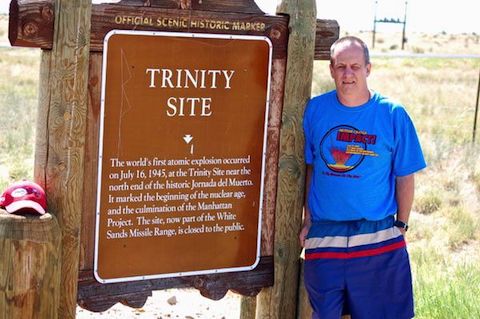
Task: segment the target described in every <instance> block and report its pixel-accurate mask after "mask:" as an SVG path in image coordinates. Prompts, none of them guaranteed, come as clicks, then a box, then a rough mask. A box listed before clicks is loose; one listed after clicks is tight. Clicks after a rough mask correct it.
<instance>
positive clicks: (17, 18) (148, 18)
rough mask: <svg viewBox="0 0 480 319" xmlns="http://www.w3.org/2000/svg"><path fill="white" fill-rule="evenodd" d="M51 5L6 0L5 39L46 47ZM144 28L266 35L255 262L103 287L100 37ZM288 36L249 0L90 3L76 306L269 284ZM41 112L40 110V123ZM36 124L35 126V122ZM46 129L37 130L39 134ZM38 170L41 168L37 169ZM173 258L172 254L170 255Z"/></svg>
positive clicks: (330, 36) (283, 23)
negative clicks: (99, 260) (97, 269)
mask: <svg viewBox="0 0 480 319" xmlns="http://www.w3.org/2000/svg"><path fill="white" fill-rule="evenodd" d="M53 17H54V8H53V4H52V1H47V0H40V1H33V0H31V1H29V0H23V1H19V0H13V1H12V2H11V5H10V25H9V38H10V42H11V43H12V45H17V46H28V47H40V48H42V49H44V50H49V49H51V48H52V42H53ZM113 29H121V30H144V31H162V32H189V33H200V34H203V33H208V34H232V35H252V36H263V37H267V38H268V39H269V41H271V43H272V47H273V51H272V61H271V66H270V68H271V72H270V76H271V85H270V92H269V94H270V100H269V111H268V121H267V126H266V132H267V138H266V146H265V147H266V149H265V150H266V151H265V154H266V158H265V163H264V168H263V169H264V172H263V173H264V175H265V176H264V179H263V185H262V187H263V198H262V204H263V214H262V221H261V240H260V259H259V261H258V264H257V265H256V267H255V268H254V269H252V270H249V271H242V272H220V273H209V274H202V275H193V276H186V277H172V278H158V279H156V278H154V279H148V280H136V281H128V282H115V283H109V284H102V283H99V282H98V281H97V280H96V279H95V278H94V238H95V214H96V198H97V192H96V191H97V172H98V171H97V167H98V152H99V148H98V140H99V129H100V105H101V101H100V100H101V79H102V54H103V53H102V50H103V41H104V38H105V35H106V34H107V33H108V32H109V31H111V30H113ZM338 34H339V30H338V25H337V23H336V22H335V21H329V20H317V33H316V43H315V58H316V59H327V58H328V56H329V52H328V48H329V47H330V45H331V43H332V42H333V41H334V40H336V39H337V38H338ZM287 40H288V17H287V16H268V15H265V14H264V13H263V12H261V11H260V9H259V8H258V7H257V6H256V5H255V3H254V1H253V0H242V1H239V0H230V1H219V0H218V1H217V0H203V1H202V2H197V1H180V0H163V1H162V0H145V1H142V0H123V1H120V2H119V3H117V4H102V5H94V6H92V16H91V35H90V51H91V53H90V60H89V75H88V79H89V80H88V94H89V103H88V109H87V124H86V135H85V151H84V152H85V155H84V156H85V159H84V170H83V175H84V182H83V212H82V216H81V219H82V223H81V231H80V259H79V280H78V303H79V304H80V305H81V306H82V307H84V308H86V309H89V310H92V311H103V310H106V309H108V308H110V307H111V306H112V305H114V304H115V303H117V302H122V303H123V304H126V305H129V306H134V307H140V306H142V305H143V304H144V303H145V301H146V299H147V298H148V297H149V296H150V295H151V292H152V290H158V289H167V288H185V287H195V288H197V289H199V290H200V292H201V294H202V295H203V296H206V297H209V298H212V299H216V300H217V299H220V298H222V297H223V296H224V295H225V293H226V292H227V291H228V290H233V291H235V292H238V293H240V294H243V295H246V296H254V295H256V294H258V292H259V291H260V290H261V289H262V288H263V287H268V286H271V285H272V284H273V280H274V278H273V273H274V272H273V257H272V256H273V241H274V229H273V228H274V225H275V203H276V191H277V173H278V167H277V166H278V154H279V133H280V126H281V121H282V119H281V114H282V103H283V90H284V78H285V66H286V58H287V57H286V47H287ZM47 114H48V110H46V109H42V104H41V105H40V110H39V119H38V121H39V122H40V123H46V118H45V117H46V116H47ZM38 127H39V128H40V127H41V125H38ZM42 133H45V132H37V134H39V135H42ZM39 144H40V145H37V149H36V153H37V155H36V170H37V171H40V172H41V171H42V169H43V168H44V167H45V165H44V164H45V163H44V162H43V159H42V156H43V154H45V152H46V151H45V149H42V148H44V147H48V145H47V146H45V145H41V144H42V143H39ZM40 175H41V173H40ZM172 257H173V258H174V256H172Z"/></svg>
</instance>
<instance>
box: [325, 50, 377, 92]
mask: <svg viewBox="0 0 480 319" xmlns="http://www.w3.org/2000/svg"><path fill="white" fill-rule="evenodd" d="M370 68H371V64H366V63H365V56H364V53H363V49H362V47H361V46H359V45H357V44H355V43H346V44H343V45H341V46H339V47H338V48H336V49H335V53H334V55H333V57H332V62H331V64H330V74H331V75H332V78H333V79H334V81H335V86H336V88H337V94H339V95H340V96H341V97H349V98H356V97H360V96H362V94H365V93H366V92H368V86H367V77H368V75H369V74H370Z"/></svg>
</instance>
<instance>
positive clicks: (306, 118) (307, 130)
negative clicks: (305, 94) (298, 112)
mask: <svg viewBox="0 0 480 319" xmlns="http://www.w3.org/2000/svg"><path fill="white" fill-rule="evenodd" d="M311 104H312V101H311V100H310V101H309V102H308V104H307V106H306V108H305V112H304V115H303V134H304V137H305V163H306V164H308V165H311V164H313V145H312V143H311V141H312V137H311V125H310V122H311V113H312V111H311V109H312V105H311Z"/></svg>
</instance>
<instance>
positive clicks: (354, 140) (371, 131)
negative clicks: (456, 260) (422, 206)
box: [299, 37, 426, 319]
mask: <svg viewBox="0 0 480 319" xmlns="http://www.w3.org/2000/svg"><path fill="white" fill-rule="evenodd" d="M330 56H331V60H330V72H331V76H332V78H333V79H334V81H335V86H336V90H334V91H331V92H328V93H325V94H323V95H320V96H317V97H315V98H313V99H312V100H311V101H310V102H309V104H308V105H307V108H306V110H305V117H304V132H305V161H306V163H307V178H306V179H307V189H306V195H307V196H306V203H305V220H304V225H303V228H302V230H301V232H300V235H299V237H300V242H301V244H302V246H304V247H305V278H304V279H305V286H306V288H307V291H308V294H309V298H310V303H311V305H312V308H313V318H319V319H339V318H340V317H341V315H342V311H343V313H349V314H351V315H352V319H409V318H412V317H413V316H414V311H413V292H412V277H411V271H410V264H409V259H408V254H407V250H406V243H405V240H404V235H405V232H406V231H407V229H408V218H409V215H410V210H411V207H412V202H413V194H414V173H415V172H417V171H419V170H421V169H423V168H425V167H426V164H425V160H424V158H423V154H422V150H421V148H420V143H419V141H418V138H417V134H416V132H415V128H414V126H413V123H412V121H411V120H410V117H409V116H408V114H407V113H406V111H405V109H404V108H403V106H401V105H400V104H398V103H396V102H394V101H392V100H391V99H389V98H386V97H384V96H382V95H381V94H379V93H377V92H374V91H371V90H370V89H369V88H368V85H367V77H368V76H369V74H370V70H371V64H370V58H369V53H368V48H367V46H366V44H365V43H364V42H363V41H362V40H360V39H359V38H356V37H344V38H341V39H339V40H337V41H336V42H335V43H334V44H333V45H332V48H331V52H330Z"/></svg>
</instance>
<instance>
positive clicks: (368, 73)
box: [367, 63, 372, 76]
mask: <svg viewBox="0 0 480 319" xmlns="http://www.w3.org/2000/svg"><path fill="white" fill-rule="evenodd" d="M371 70H372V64H371V63H368V64H367V76H369V75H370V71H371Z"/></svg>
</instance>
